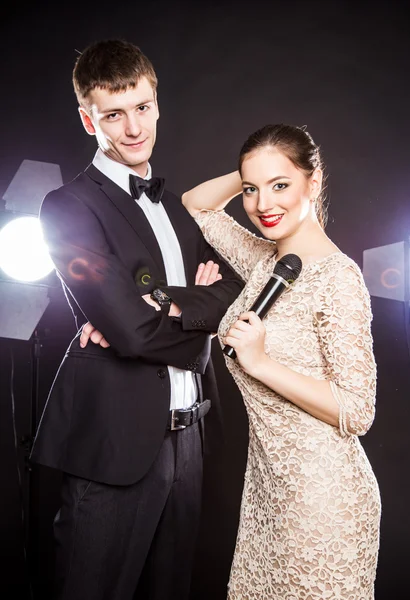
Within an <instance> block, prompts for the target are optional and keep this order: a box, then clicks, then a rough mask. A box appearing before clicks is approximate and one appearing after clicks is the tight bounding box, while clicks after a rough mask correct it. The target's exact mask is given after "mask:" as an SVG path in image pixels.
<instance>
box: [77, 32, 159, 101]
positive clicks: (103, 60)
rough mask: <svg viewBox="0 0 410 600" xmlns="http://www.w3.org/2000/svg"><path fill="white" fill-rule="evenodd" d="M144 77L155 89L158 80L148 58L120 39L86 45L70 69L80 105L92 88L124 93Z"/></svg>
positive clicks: (135, 47) (136, 47)
mask: <svg viewBox="0 0 410 600" xmlns="http://www.w3.org/2000/svg"><path fill="white" fill-rule="evenodd" d="M141 77H146V78H147V79H148V81H149V82H150V84H151V87H152V89H153V90H154V92H155V91H156V89H157V85H158V80H157V76H156V74H155V71H154V67H153V66H152V64H151V61H149V60H148V58H147V57H146V56H145V55H144V54H143V53H142V52H141V50H140V49H139V48H138V46H134V44H130V43H129V42H124V41H122V40H104V41H102V42H96V43H95V44H92V45H91V46H88V48H86V49H85V50H84V52H82V54H80V56H79V57H78V59H77V62H76V64H75V67H74V71H73V84H74V90H75V93H76V96H77V99H78V102H79V104H80V106H86V104H87V96H88V94H89V93H90V92H91V91H92V90H93V89H94V88H101V89H103V90H109V91H110V92H112V93H117V92H125V91H126V90H127V89H128V88H133V87H135V86H136V85H137V84H138V81H139V80H140V79H141Z"/></svg>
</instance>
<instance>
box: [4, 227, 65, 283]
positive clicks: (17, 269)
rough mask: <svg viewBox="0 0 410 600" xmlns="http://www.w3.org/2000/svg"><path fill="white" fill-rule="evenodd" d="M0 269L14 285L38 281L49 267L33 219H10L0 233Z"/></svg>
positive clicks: (50, 269)
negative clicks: (14, 281) (21, 282)
mask: <svg viewBox="0 0 410 600" xmlns="http://www.w3.org/2000/svg"><path fill="white" fill-rule="evenodd" d="M0 268H1V269H2V270H3V271H4V272H5V273H6V274H7V275H8V276H9V277H12V278H13V279H17V280H18V281H38V280H39V279H43V277H46V276H47V275H48V274H49V273H51V271H52V270H53V268H54V267H53V263H52V261H51V258H50V255H49V253H48V250H47V246H46V244H45V242H44V239H43V234H42V230H41V226H40V222H39V220H38V218H36V217H19V218H17V219H13V220H12V221H10V222H9V223H7V225H5V226H4V227H3V229H1V230H0Z"/></svg>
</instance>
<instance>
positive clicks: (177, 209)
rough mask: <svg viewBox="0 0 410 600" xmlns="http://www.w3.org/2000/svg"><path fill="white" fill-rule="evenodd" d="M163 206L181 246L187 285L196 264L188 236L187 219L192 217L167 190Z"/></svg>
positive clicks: (188, 224) (191, 278) (194, 271)
mask: <svg viewBox="0 0 410 600" xmlns="http://www.w3.org/2000/svg"><path fill="white" fill-rule="evenodd" d="M163 206H164V208H165V210H166V212H167V215H168V217H169V220H170V221H171V224H172V227H173V228H174V231H175V233H176V236H177V238H178V241H179V245H180V246H181V252H182V259H183V261H184V269H185V278H186V282H187V285H189V284H190V283H191V282H192V281H193V277H194V274H195V273H196V268H197V266H198V265H197V264H196V261H197V256H196V252H195V251H194V248H193V247H192V241H191V239H190V236H189V230H190V227H189V226H190V225H191V223H190V222H189V221H188V219H192V217H191V216H190V215H189V214H188V213H187V212H186V210H185V209H184V207H183V206H182V204H181V201H180V200H179V199H177V198H176V197H175V196H174V195H171V194H167V192H164V196H163Z"/></svg>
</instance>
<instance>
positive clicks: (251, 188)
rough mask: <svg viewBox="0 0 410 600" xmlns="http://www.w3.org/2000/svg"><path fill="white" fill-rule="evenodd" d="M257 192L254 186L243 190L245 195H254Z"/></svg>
mask: <svg viewBox="0 0 410 600" xmlns="http://www.w3.org/2000/svg"><path fill="white" fill-rule="evenodd" d="M255 192H256V187H253V186H252V185H250V186H248V187H245V188H243V193H244V194H254V193H255Z"/></svg>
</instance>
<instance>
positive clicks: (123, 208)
mask: <svg viewBox="0 0 410 600" xmlns="http://www.w3.org/2000/svg"><path fill="white" fill-rule="evenodd" d="M85 172H86V174H87V175H88V176H89V177H90V178H91V179H92V180H93V181H95V182H96V183H97V184H98V185H99V186H100V189H101V191H102V192H103V193H104V194H105V195H106V196H107V197H108V198H109V200H110V201H111V202H112V204H113V205H114V206H115V208H116V209H117V210H119V211H120V212H121V213H122V215H123V216H124V217H125V219H126V220H127V221H128V223H129V224H130V225H131V227H132V228H133V229H134V231H135V233H136V234H137V235H138V237H139V238H140V240H141V241H142V243H143V244H144V246H145V247H146V249H147V250H148V252H149V253H150V254H151V256H152V258H153V259H154V261H155V264H156V265H157V268H158V279H163V280H164V281H166V273H165V265H164V261H163V259H162V254H161V250H160V247H159V245H158V242H157V238H156V237H155V234H154V232H153V231H152V227H151V225H150V224H149V222H148V219H147V217H146V216H145V214H144V211H143V210H142V209H141V208H140V207H139V206H138V204H137V202H136V201H135V200H133V199H132V198H131V196H130V195H129V194H127V192H125V191H124V190H123V189H122V188H120V187H119V186H118V185H117V184H116V183H114V182H113V181H111V179H109V178H108V177H106V176H105V175H104V174H103V173H101V171H99V170H98V169H97V168H96V167H94V165H90V166H89V167H88V168H87V169H86V171H85ZM177 235H178V234H177Z"/></svg>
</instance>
